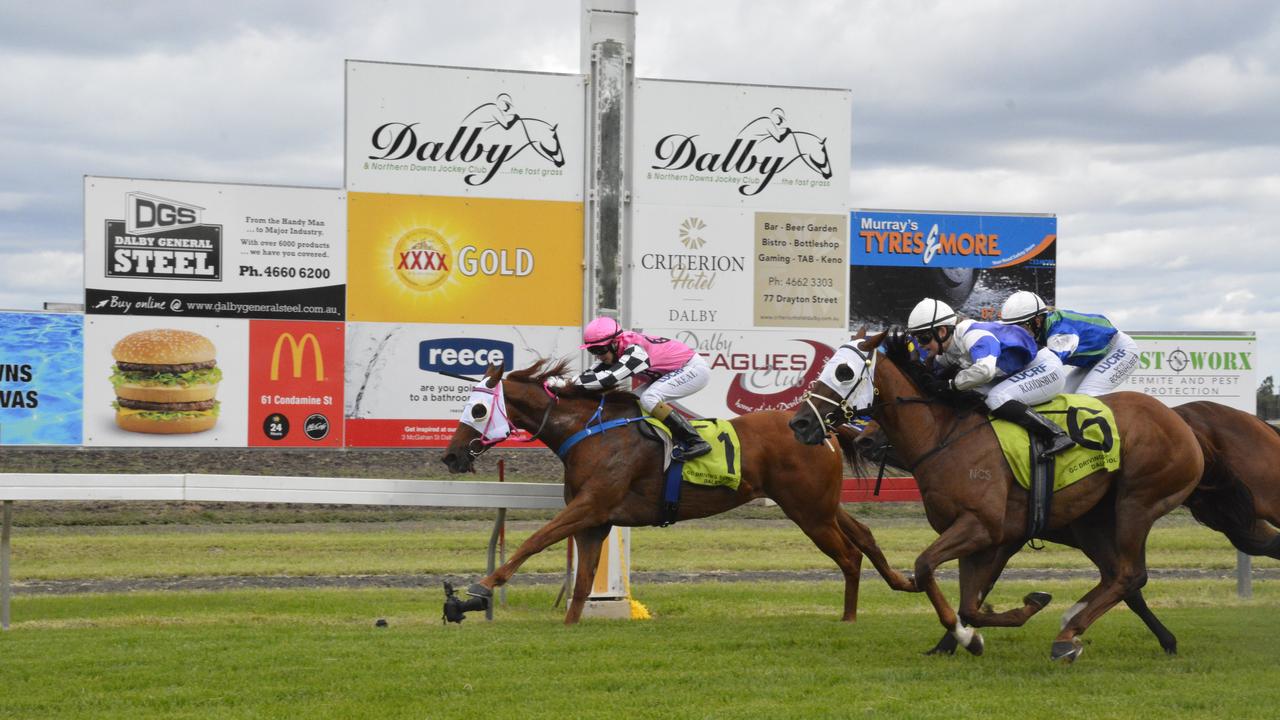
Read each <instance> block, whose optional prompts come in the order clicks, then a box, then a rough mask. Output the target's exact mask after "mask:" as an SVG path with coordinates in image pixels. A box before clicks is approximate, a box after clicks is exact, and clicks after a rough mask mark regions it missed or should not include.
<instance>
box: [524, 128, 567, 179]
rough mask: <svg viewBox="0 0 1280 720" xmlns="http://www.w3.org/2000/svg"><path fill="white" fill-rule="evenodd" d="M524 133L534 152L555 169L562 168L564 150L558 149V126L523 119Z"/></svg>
mask: <svg viewBox="0 0 1280 720" xmlns="http://www.w3.org/2000/svg"><path fill="white" fill-rule="evenodd" d="M523 122H524V132H525V136H526V137H527V138H528V139H529V145H530V146H531V147H533V150H534V152H536V153H538V154H539V155H541V156H542V157H544V158H546V159H547V160H550V161H551V164H552V165H555V166H556V167H563V166H564V149H563V148H561V147H560V133H559V132H558V130H557V128H558V127H559V125H552V124H551V123H548V122H546V121H545V120H536V119H534V118H524V120H523Z"/></svg>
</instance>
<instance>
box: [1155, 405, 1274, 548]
mask: <svg viewBox="0 0 1280 720" xmlns="http://www.w3.org/2000/svg"><path fill="white" fill-rule="evenodd" d="M1173 411H1174V412H1176V413H1177V414H1178V415H1179V416H1181V417H1182V419H1183V420H1185V421H1186V422H1187V424H1188V425H1190V426H1191V430H1192V431H1193V432H1194V433H1195V435H1196V439H1197V440H1199V442H1200V449H1201V450H1202V451H1203V452H1204V476H1203V477H1202V478H1201V479H1200V484H1199V485H1197V486H1196V489H1195V492H1193V493H1191V496H1190V497H1188V498H1187V500H1186V502H1184V503H1183V504H1184V505H1186V506H1187V508H1189V509H1190V510H1191V515H1192V516H1194V517H1195V519H1197V520H1199V521H1200V522H1202V523H1204V524H1205V525H1208V526H1209V527H1211V528H1213V529H1214V530H1217V531H1218V532H1220V533H1222V534H1223V535H1226V536H1227V539H1228V540H1230V541H1231V544H1232V545H1234V546H1236V548H1237V549H1238V550H1240V551H1241V552H1244V553H1247V554H1249V555H1265V556H1267V557H1273V558H1277V559H1280V533H1277V532H1276V526H1280V431H1277V430H1276V429H1275V428H1273V427H1271V426H1269V425H1267V424H1266V423H1264V422H1262V421H1261V420H1259V419H1258V418H1257V417H1255V416H1253V415H1250V414H1249V413H1246V412H1241V411H1240V410H1236V409H1234V408H1229V407H1227V406H1225V405H1219V404H1218V403H1215V402H1208V401H1204V400H1201V401H1198V402H1191V403H1187V404H1185V405H1179V406H1177V407H1175V408H1174V409H1173Z"/></svg>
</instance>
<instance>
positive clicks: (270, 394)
mask: <svg viewBox="0 0 1280 720" xmlns="http://www.w3.org/2000/svg"><path fill="white" fill-rule="evenodd" d="M344 350H345V348H344V344H343V323H321V322H287V321H274V320H254V321H251V322H250V323H249V445H250V446H267V447H271V446H291V447H341V446H342V391H343V354H344Z"/></svg>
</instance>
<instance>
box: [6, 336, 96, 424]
mask: <svg viewBox="0 0 1280 720" xmlns="http://www.w3.org/2000/svg"><path fill="white" fill-rule="evenodd" d="M83 332H84V316H83V315H60V314H52V313H23V312H0V445H79V444H80V438H81V427H82V423H83V421H82V417H81V414H82V411H83V409H84V402H83V393H84V383H83V379H84V378H83V372H84V357H83V352H84V336H83Z"/></svg>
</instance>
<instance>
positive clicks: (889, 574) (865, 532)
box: [836, 508, 915, 592]
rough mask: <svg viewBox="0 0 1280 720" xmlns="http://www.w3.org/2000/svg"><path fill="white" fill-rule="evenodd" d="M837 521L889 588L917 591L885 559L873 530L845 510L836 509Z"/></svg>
mask: <svg viewBox="0 0 1280 720" xmlns="http://www.w3.org/2000/svg"><path fill="white" fill-rule="evenodd" d="M836 510H837V512H836V520H838V521H839V523H840V531H841V532H843V533H844V536H845V537H846V538H848V539H849V542H851V543H853V544H854V546H856V547H857V548H858V549H859V550H861V551H862V552H863V554H865V555H866V556H867V559H868V560H870V561H871V564H872V565H873V566H874V567H875V569H876V571H877V572H879V573H880V577H882V578H884V581H885V582H886V583H888V585H889V587H890V588H892V589H894V590H897V591H899V592H911V591H914V590H915V585H914V584H912V582H911V580H909V579H908V578H907V576H906V575H903V574H902V573H900V572H898V571H897V570H894V569H893V567H892V566H891V565H889V561H888V560H886V559H885V557H884V553H883V552H882V551H881V550H880V546H879V545H877V544H876V538H875V536H874V535H872V534H871V528H869V527H867V526H866V525H863V524H862V523H860V522H858V519H857V518H855V517H854V516H852V515H850V514H849V513H847V512H845V510H844V508H837V509H836Z"/></svg>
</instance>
